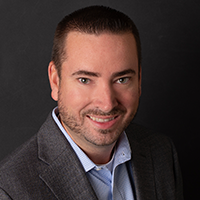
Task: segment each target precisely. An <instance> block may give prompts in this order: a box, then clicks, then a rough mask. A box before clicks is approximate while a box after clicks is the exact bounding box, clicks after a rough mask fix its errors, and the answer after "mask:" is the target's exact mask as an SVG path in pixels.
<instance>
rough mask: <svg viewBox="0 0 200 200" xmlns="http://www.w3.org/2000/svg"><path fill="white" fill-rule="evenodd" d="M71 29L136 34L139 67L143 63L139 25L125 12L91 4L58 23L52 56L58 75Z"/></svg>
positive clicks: (84, 31) (99, 32)
mask: <svg viewBox="0 0 200 200" xmlns="http://www.w3.org/2000/svg"><path fill="white" fill-rule="evenodd" d="M71 31H78V32H82V33H88V34H96V35H98V34H101V33H105V32H108V33H113V34H122V33H126V32H130V33H132V34H133V35H134V37H135V40H136V46H137V54H138V67H140V64H141V44H140V37H139V32H138V30H137V27H136V26H135V24H134V22H133V21H132V20H131V19H130V18H129V17H128V16H127V15H125V14H124V13H122V12H119V11H117V10H114V9H112V8H109V7H105V6H90V7H86V8H82V9H80V10H77V11H75V12H73V13H71V14H69V15H67V16H65V17H64V18H63V19H62V20H61V21H60V22H59V24H58V26H57V28H56V31H55V36H54V42H53V49H52V58H51V60H52V61H53V62H54V64H55V66H56V69H57V72H58V75H59V77H60V75H61V65H62V63H63V61H64V59H65V58H66V56H65V39H66V37H67V34H68V33H69V32H71Z"/></svg>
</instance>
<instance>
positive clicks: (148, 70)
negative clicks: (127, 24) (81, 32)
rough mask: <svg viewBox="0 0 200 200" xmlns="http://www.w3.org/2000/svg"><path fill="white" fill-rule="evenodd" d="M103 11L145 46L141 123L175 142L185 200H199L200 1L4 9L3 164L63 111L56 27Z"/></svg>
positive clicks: (0, 62)
mask: <svg viewBox="0 0 200 200" xmlns="http://www.w3.org/2000/svg"><path fill="white" fill-rule="evenodd" d="M94 4H98V5H99V4H102V5H105V6H110V7H113V8H115V9H118V10H120V11H122V12H124V13H126V14H127V15H129V16H130V17H131V18H132V19H133V21H134V22H135V23H136V25H137V27H138V29H139V31H140V35H141V41H142V53H143V61H142V73H143V76H142V81H143V83H142V96H141V103H140V107H139V111H138V114H137V117H136V118H135V121H136V122H138V123H140V124H142V125H144V126H146V127H149V128H151V129H154V130H156V131H160V132H162V133H165V134H166V135H168V136H170V137H171V138H172V140H173V141H174V143H175V146H176V148H177V151H178V154H179V160H180V165H181V169H182V174H183V180H184V193H185V199H192V200H193V199H198V197H199V187H200V183H199V179H200V172H199V169H200V161H199V159H200V156H199V153H200V144H199V142H200V136H199V124H198V123H199V105H198V102H199V100H198V99H199V96H200V95H199V94H198V93H199V75H198V72H199V65H200V62H199V61H200V59H199V57H200V50H199V49H200V1H199V0H190V1H188V0H167V1H166V0H151V1H149V0H125V1H120V0H110V1H109V0H107V1H106V0H101V1H97V0H87V1H86V0H85V1H81V0H78V1H77V0H65V1H64V0H51V1H50V0H35V1H26V0H6V1H2V0H1V1H0V30H1V31H0V159H3V158H4V157H5V156H6V155H7V154H9V153H10V152H11V151H13V150H14V149H15V148H16V147H17V146H19V145H20V144H22V143H23V142H24V141H25V140H27V139H28V138H30V137H31V136H32V135H33V134H35V133H36V132H37V130H38V129H39V127H40V126H41V124H42V123H43V122H44V120H45V119H46V117H47V115H48V113H49V112H50V111H51V110H52V108H53V107H55V105H56V103H55V102H54V101H53V100H52V99H51V97H50V87H49V82H48V77H47V66H48V63H49V61H50V55H51V48H52V41H53V35H54V31H55V28H56V25H57V23H58V22H59V21H60V20H61V19H62V18H63V17H64V16H65V15H66V14H69V13H70V12H72V11H74V10H76V9H78V8H81V7H85V6H89V5H94Z"/></svg>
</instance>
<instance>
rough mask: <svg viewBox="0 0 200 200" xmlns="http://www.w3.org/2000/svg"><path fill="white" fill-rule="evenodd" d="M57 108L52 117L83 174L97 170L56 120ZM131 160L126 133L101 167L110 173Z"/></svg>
mask: <svg viewBox="0 0 200 200" xmlns="http://www.w3.org/2000/svg"><path fill="white" fill-rule="evenodd" d="M58 114H59V113H58V108H57V107H56V108H54V109H53V111H52V117H53V119H54V121H55V122H56V124H57V125H58V127H59V128H60V130H61V131H62V133H63V134H64V136H65V137H66V139H67V140H68V142H69V143H70V145H71V147H72V148H73V150H74V151H75V153H76V155H77V156H78V158H79V160H80V162H81V164H82V165H83V168H84V170H85V172H88V171H90V170H91V169H93V168H99V166H97V165H96V164H95V163H93V162H92V161H91V160H90V159H89V158H88V156H87V155H86V154H85V153H84V152H83V151H82V150H81V149H80V148H79V147H78V145H77V144H76V143H75V142H74V141H73V140H72V139H71V137H70V136H69V135H68V133H67V131H66V130H65V129H64V127H63V126H62V124H61V122H60V120H59V119H58ZM130 159H131V149H130V145H129V142H128V138H127V136H126V133H125V132H123V133H122V134H121V135H120V137H119V139H118V141H117V143H116V146H115V151H114V154H113V158H112V159H111V161H110V162H109V163H107V164H105V165H103V166H106V167H107V168H108V169H109V170H110V171H111V172H112V171H113V170H114V169H115V167H117V166H118V165H119V164H122V163H124V162H126V161H128V160H130Z"/></svg>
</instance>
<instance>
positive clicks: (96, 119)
mask: <svg viewBox="0 0 200 200" xmlns="http://www.w3.org/2000/svg"><path fill="white" fill-rule="evenodd" d="M87 118H88V119H89V120H90V122H91V123H92V124H93V125H94V126H96V127H98V128H100V129H110V128H112V127H113V126H114V125H115V124H116V123H117V121H118V119H119V115H117V116H91V115H88V116H87Z"/></svg>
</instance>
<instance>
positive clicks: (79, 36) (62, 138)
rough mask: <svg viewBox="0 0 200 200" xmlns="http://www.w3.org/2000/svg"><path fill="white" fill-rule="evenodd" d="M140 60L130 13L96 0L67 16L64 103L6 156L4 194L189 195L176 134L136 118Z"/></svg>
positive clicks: (0, 180) (55, 93)
mask: <svg viewBox="0 0 200 200" xmlns="http://www.w3.org/2000/svg"><path fill="white" fill-rule="evenodd" d="M140 64H141V48H140V39H139V34H138V31H137V28H136V27H135V25H134V23H133V22H132V21H131V20H130V19H129V18H128V17H127V16H126V15H124V14H122V13H120V12H118V11H116V10H113V9H110V8H106V7H103V6H93V7H87V8H84V9H81V10H78V11H75V12H74V13H72V14H71V15H68V16H66V17H65V18H64V19H63V20H62V21H61V22H60V23H59V24H58V26H57V29H56V33H55V38H54V45H53V52H52V61H51V62H50V64H49V67H48V73H49V81H50V85H51V89H52V93H51V95H52V98H53V99H54V100H55V101H58V107H57V108H55V109H54V110H53V112H52V114H50V115H49V116H48V118H47V120H46V122H45V123H44V124H43V126H42V127H41V129H40V130H39V132H38V133H37V135H35V136H33V138H31V139H30V140H29V141H28V142H27V143H25V144H24V145H23V146H22V147H20V148H19V149H18V150H16V151H15V152H14V153H13V154H11V155H10V156H9V157H8V158H6V159H5V160H4V161H3V162H2V164H1V167H0V188H1V189H0V197H1V198H0V199H14V200H21V199H29V200H30V199H34V200H35V199H48V200H50V199H60V200H61V199H70V200H71V199H82V200H83V199H84V200H85V199H88V200H89V199H91V200H92V199H100V200H101V199H102V200H107V199H117V200H121V199H127V200H133V199H134V200H136V199H137V200H153V199H159V200H179V199H183V197H182V182H181V175H180V170H179V164H178V159H177V155H176V151H175V149H174V147H173V144H172V142H171V141H170V140H169V139H168V138H167V137H165V136H162V135H158V134H155V133H153V132H150V131H147V130H146V129H145V128H143V127H141V126H139V125H136V124H133V123H131V121H132V119H133V117H134V116H135V114H136V111H137V108H138V104H139V98H140V94H141V67H140ZM130 123H131V125H130V126H129V129H128V130H127V131H124V130H125V129H126V127H127V126H128V125H129V124H130ZM127 136H128V138H129V140H128V138H127ZM129 142H130V145H129Z"/></svg>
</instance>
